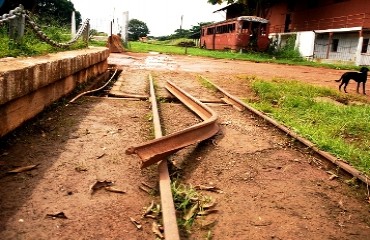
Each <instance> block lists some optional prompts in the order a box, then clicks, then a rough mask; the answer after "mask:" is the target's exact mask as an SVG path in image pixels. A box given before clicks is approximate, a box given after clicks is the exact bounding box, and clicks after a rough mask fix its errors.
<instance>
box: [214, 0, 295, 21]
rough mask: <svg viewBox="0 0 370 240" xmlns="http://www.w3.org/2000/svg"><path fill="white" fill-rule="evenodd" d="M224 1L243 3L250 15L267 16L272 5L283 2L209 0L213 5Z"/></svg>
mask: <svg viewBox="0 0 370 240" xmlns="http://www.w3.org/2000/svg"><path fill="white" fill-rule="evenodd" d="M288 1H292V0H288ZM224 2H227V3H228V4H230V3H239V4H241V5H245V8H246V9H245V12H248V13H249V14H250V15H256V16H259V17H266V16H267V13H268V11H269V9H270V8H271V6H272V5H274V4H276V3H278V2H281V0H208V3H210V4H213V5H216V4H221V3H224Z"/></svg>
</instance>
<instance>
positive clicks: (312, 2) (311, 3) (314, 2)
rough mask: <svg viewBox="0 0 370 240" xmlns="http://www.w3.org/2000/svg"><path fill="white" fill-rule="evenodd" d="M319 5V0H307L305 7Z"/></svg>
mask: <svg viewBox="0 0 370 240" xmlns="http://www.w3.org/2000/svg"><path fill="white" fill-rule="evenodd" d="M318 6H319V0H310V1H307V8H316V7H318Z"/></svg>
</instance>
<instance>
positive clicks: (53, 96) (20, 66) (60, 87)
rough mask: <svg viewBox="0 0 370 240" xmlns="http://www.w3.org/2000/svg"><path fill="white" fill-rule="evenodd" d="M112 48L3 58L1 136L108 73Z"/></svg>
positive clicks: (0, 90) (1, 75) (0, 68)
mask: <svg viewBox="0 0 370 240" xmlns="http://www.w3.org/2000/svg"><path fill="white" fill-rule="evenodd" d="M108 56H109V50H108V49H107V48H88V49H83V50H76V51H68V52H62V53H56V54H49V55H46V56H40V57H33V58H19V59H18V58H3V59H0V137H2V136H4V135H5V134H7V133H8V132H10V131H12V130H14V129H15V128H17V127H18V126H20V125H21V124H22V123H23V122H25V121H27V120H29V119H30V118H32V117H34V116H36V115H37V114H38V113H40V112H41V111H42V110H43V109H44V108H45V107H47V106H48V105H50V104H51V103H53V102H54V101H56V100H58V99H59V98H61V97H63V96H65V95H66V94H68V93H70V92H71V91H73V89H74V88H75V87H76V86H78V85H79V84H81V83H84V82H88V81H90V80H92V79H94V78H95V77H98V76H101V75H102V74H106V73H107V69H108V62H107V58H108Z"/></svg>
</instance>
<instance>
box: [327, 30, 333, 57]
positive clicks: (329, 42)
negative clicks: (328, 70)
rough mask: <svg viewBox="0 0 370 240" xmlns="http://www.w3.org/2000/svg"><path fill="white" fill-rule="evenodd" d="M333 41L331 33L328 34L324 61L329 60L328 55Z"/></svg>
mask: <svg viewBox="0 0 370 240" xmlns="http://www.w3.org/2000/svg"><path fill="white" fill-rule="evenodd" d="M332 40H333V33H332V32H330V33H329V39H328V48H327V49H326V59H329V53H330V47H331V42H332Z"/></svg>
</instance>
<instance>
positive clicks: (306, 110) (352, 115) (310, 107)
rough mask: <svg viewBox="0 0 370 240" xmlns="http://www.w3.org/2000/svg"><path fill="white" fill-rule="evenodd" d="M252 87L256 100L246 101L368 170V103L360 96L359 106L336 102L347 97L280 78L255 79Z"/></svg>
mask: <svg viewBox="0 0 370 240" xmlns="http://www.w3.org/2000/svg"><path fill="white" fill-rule="evenodd" d="M252 89H253V91H254V92H255V93H256V95H257V96H258V101H255V100H254V101H253V102H249V103H250V104H251V105H253V106H254V107H255V108H257V109H259V110H261V111H263V112H265V113H267V114H268V115H271V116H272V117H273V118H275V119H276V120H278V121H280V122H282V123H283V124H284V125H286V126H289V127H290V128H291V129H293V130H294V131H295V132H297V133H298V134H300V135H302V136H304V137H305V138H307V139H309V140H310V141H312V142H313V143H315V144H316V145H317V146H318V147H319V148H320V149H322V150H324V151H328V152H330V153H332V154H333V155H335V156H338V157H340V158H342V159H344V160H347V161H348V162H350V163H351V164H352V165H353V166H354V167H356V168H357V169H359V170H361V171H363V172H366V173H370V154H369V152H370V124H369V122H370V105H369V104H368V103H366V100H365V99H364V98H363V99H362V101H363V103H364V104H363V105H350V104H349V105H345V104H340V102H346V103H347V104H348V103H349V102H350V101H351V97H349V98H350V99H348V97H343V96H342V94H340V93H338V92H336V91H333V90H331V89H328V88H323V87H316V86H312V85H308V84H303V83H301V82H298V81H288V80H283V79H275V80H273V81H264V80H256V81H254V82H253V83H252ZM320 98H327V99H331V100H332V101H321V100H320ZM343 99H346V100H345V101H344V100H343ZM336 100H338V101H336ZM356 100H357V101H358V99H356Z"/></svg>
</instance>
